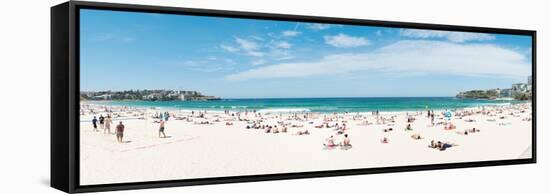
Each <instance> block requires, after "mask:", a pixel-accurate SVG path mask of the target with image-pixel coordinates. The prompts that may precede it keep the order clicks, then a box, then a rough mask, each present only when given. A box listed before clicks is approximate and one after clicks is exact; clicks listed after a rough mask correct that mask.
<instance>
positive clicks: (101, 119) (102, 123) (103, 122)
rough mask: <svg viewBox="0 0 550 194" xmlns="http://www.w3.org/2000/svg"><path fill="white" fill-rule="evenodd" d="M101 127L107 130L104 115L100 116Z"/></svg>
mask: <svg viewBox="0 0 550 194" xmlns="http://www.w3.org/2000/svg"><path fill="white" fill-rule="evenodd" d="M99 126H100V127H101V129H105V117H103V115H99Z"/></svg>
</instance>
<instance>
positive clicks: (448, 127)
mask: <svg viewBox="0 0 550 194" xmlns="http://www.w3.org/2000/svg"><path fill="white" fill-rule="evenodd" d="M453 129H456V126H455V125H453V123H451V122H449V124H447V125H445V130H453Z"/></svg>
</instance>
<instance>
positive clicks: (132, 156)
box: [51, 1, 536, 193]
mask: <svg viewBox="0 0 550 194" xmlns="http://www.w3.org/2000/svg"><path fill="white" fill-rule="evenodd" d="M51 13H52V15H51V19H52V20H51V21H52V23H51V30H52V33H51V41H52V42H51V46H52V47H51V49H52V52H51V53H52V55H51V76H52V78H51V82H52V84H51V86H52V89H51V91H52V92H51V94H52V102H51V107H52V117H51V118H52V122H51V123H52V126H51V165H52V166H51V184H52V187H54V188H57V189H60V190H62V191H65V192H71V193H72V192H89V191H107V190H120V189H139V188H151V187H169V186H186V185H199V184H217V183H231V182H243V181H263V180H278V179H294V178H309V177H322V176H341V175H357V174H372V173H387V172H401V171H415V170H433V169H448V168H463V167H480V166H493V165H508V164H525V163H534V162H535V161H536V126H535V119H536V109H535V107H536V106H535V104H536V73H535V72H536V71H535V67H536V44H535V43H536V40H535V39H536V33H535V31H530V30H516V29H498V28H484V27H466V26H453V25H436V24H419V23H405V22H390V21H372V20H362V19H343V18H328V17H317V16H315V17H313V16H298V15H282V14H268V13H252V12H236V11H220V10H206V9H190V8H175V7H158V6H146V5H127V4H112V3H100V2H83V1H70V2H67V3H64V4H61V5H57V6H54V7H52V11H51ZM396 176H398V175H396Z"/></svg>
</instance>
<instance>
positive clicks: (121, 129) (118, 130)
mask: <svg viewBox="0 0 550 194" xmlns="http://www.w3.org/2000/svg"><path fill="white" fill-rule="evenodd" d="M123 137H124V125H123V124H122V121H120V123H118V125H117V126H116V141H117V142H118V143H122V138H123Z"/></svg>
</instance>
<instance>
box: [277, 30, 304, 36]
mask: <svg viewBox="0 0 550 194" xmlns="http://www.w3.org/2000/svg"><path fill="white" fill-rule="evenodd" d="M281 34H282V35H283V36H286V37H293V36H298V35H300V34H301V32H298V31H295V30H285V31H283V32H281Z"/></svg>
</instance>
